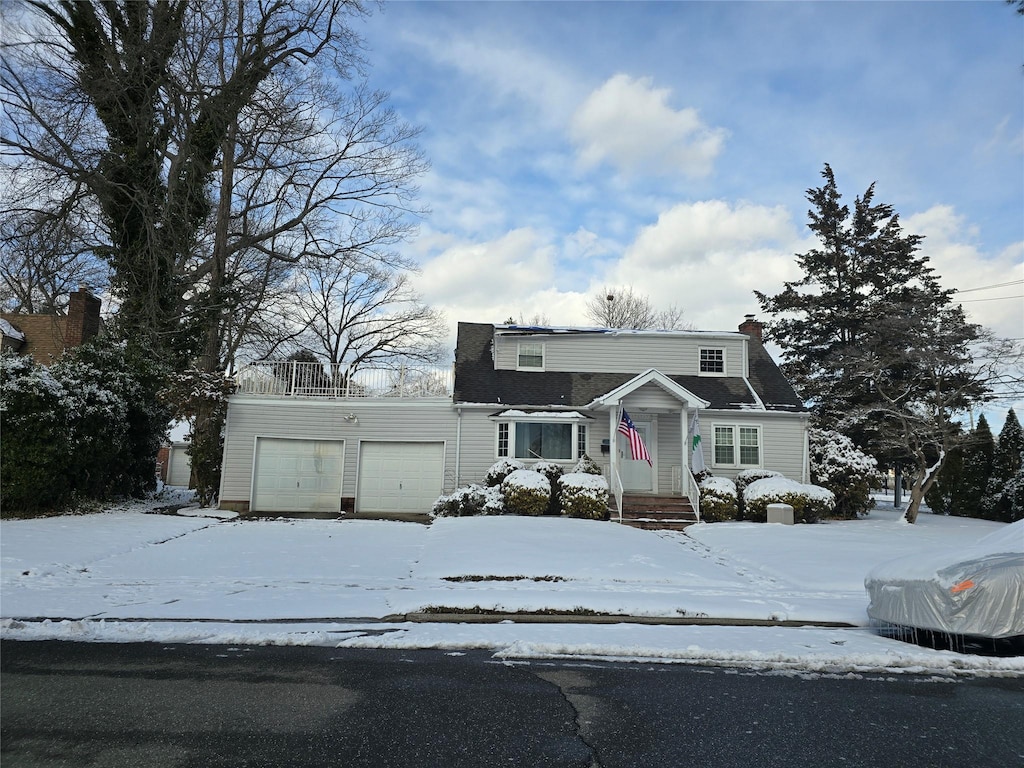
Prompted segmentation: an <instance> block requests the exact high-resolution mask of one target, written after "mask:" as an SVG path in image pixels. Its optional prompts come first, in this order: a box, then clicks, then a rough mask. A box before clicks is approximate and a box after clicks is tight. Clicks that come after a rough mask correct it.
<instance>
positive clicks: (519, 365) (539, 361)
mask: <svg viewBox="0 0 1024 768" xmlns="http://www.w3.org/2000/svg"><path fill="white" fill-rule="evenodd" d="M516 370H519V371H543V370H544V345H543V344H538V343H536V342H525V341H521V342H519V348H518V353H517V356H516Z"/></svg>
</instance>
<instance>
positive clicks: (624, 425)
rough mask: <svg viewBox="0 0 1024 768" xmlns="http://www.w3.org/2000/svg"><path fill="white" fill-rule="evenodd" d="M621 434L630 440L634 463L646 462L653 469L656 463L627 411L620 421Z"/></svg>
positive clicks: (630, 450) (630, 451)
mask: <svg viewBox="0 0 1024 768" xmlns="http://www.w3.org/2000/svg"><path fill="white" fill-rule="evenodd" d="M619 432H621V433H622V434H624V435H625V436H626V437H627V438H628V439H629V453H630V456H631V457H632V459H633V461H646V462H647V463H648V464H650V465H651V466H652V467H653V466H654V462H652V461H651V454H649V453H648V452H647V446H646V445H644V440H643V438H642V437H640V433H639V432H637V431H636V425H635V424H633V420H632V419H631V418H629V414H628V413H626V411H625V410H623V411H622V418H621V419H619Z"/></svg>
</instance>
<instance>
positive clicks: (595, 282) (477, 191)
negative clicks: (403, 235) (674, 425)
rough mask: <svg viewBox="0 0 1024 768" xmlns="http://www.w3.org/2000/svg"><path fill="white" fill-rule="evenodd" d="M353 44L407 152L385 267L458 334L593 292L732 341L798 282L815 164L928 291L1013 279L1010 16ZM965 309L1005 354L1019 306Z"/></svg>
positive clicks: (952, 11)
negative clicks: (613, 291) (927, 279)
mask: <svg viewBox="0 0 1024 768" xmlns="http://www.w3.org/2000/svg"><path fill="white" fill-rule="evenodd" d="M362 31H363V33H364V35H365V38H366V41H367V44H368V47H369V50H368V60H369V63H370V69H369V71H368V76H369V82H370V84H371V85H372V86H374V87H377V88H382V89H385V90H387V91H390V93H391V97H392V98H391V103H392V105H393V106H394V108H395V109H396V110H397V111H398V112H399V113H400V114H401V115H402V116H403V117H404V118H405V119H407V120H408V121H410V122H412V123H414V124H416V125H419V126H421V127H422V129H423V133H422V135H421V139H420V145H421V147H422V149H423V150H424V153H425V154H426V156H427V158H428V159H429V160H430V162H431V164H432V169H431V171H430V172H429V174H428V175H427V176H425V177H424V178H423V180H422V183H421V197H420V201H421V203H422V204H424V205H425V206H427V207H429V208H430V209H431V213H430V215H429V216H427V217H426V218H425V219H424V220H423V221H422V223H421V226H420V232H419V235H418V236H417V237H416V238H415V239H414V240H413V241H412V242H410V243H409V244H408V245H407V246H405V252H406V253H407V254H408V255H411V256H413V257H414V258H415V259H416V260H417V261H418V262H419V264H420V266H421V273H420V274H419V275H418V276H417V277H416V279H415V284H416V286H417V288H418V289H419V291H420V292H421V293H422V294H423V296H424V298H425V299H426V300H427V301H428V302H429V303H431V304H432V305H434V306H436V307H438V308H440V309H443V310H444V311H445V312H446V313H447V316H448V319H449V321H450V323H451V325H452V328H453V331H454V325H455V322H457V321H458V320H470V321H484V322H486V321H495V322H501V321H503V320H504V319H505V318H507V317H509V316H510V315H512V316H517V317H518V316H525V317H527V318H530V317H532V316H534V315H536V314H538V313H539V314H541V315H542V316H544V317H545V318H546V319H547V321H548V322H550V323H552V324H559V325H569V324H585V323H586V322H587V321H586V318H585V316H584V313H583V304H584V301H585V300H586V298H587V297H588V296H590V295H593V294H594V293H595V292H597V291H601V290H602V288H603V287H604V286H614V285H631V286H632V287H633V288H634V290H636V291H638V292H641V293H644V294H647V295H648V296H649V297H650V298H651V300H652V302H653V303H654V304H655V305H657V306H665V305H668V304H676V305H677V306H679V307H681V308H682V309H683V310H684V312H685V317H686V319H687V320H688V321H689V322H691V323H693V324H694V325H695V326H696V327H698V328H702V329H710V330H731V329H734V328H735V327H736V325H737V324H738V323H739V322H740V321H741V320H742V318H743V315H744V314H745V313H747V312H756V311H757V310H758V305H757V302H756V300H755V299H754V297H753V295H752V291H753V290H754V289H755V288H757V289H761V290H764V291H766V292H775V291H777V290H779V289H781V287H782V283H783V281H784V280H787V279H795V278H796V277H798V273H797V271H796V269H795V263H794V258H793V256H794V254H795V253H797V252H800V251H803V250H806V249H807V248H808V247H811V243H810V241H809V240H808V237H809V232H808V230H807V229H806V220H807V215H806V214H807V209H808V204H807V202H806V200H805V198H804V193H805V190H806V189H807V188H808V187H811V186H818V185H819V184H820V182H821V177H820V172H821V170H822V167H823V165H824V164H825V163H826V162H827V163H829V164H831V166H832V168H833V169H834V171H835V173H836V176H837V180H838V183H839V188H840V191H841V192H843V194H844V197H845V198H846V199H847V201H849V202H851V203H852V201H853V199H854V197H855V196H856V195H858V194H861V193H863V191H864V190H865V189H866V187H867V186H868V184H870V183H871V182H872V181H876V182H877V198H876V199H877V200H879V201H883V202H888V203H892V204H893V205H894V206H895V207H896V210H897V211H898V212H899V213H900V214H901V218H902V221H903V223H904V227H905V229H906V230H907V231H910V232H916V233H918V234H923V235H925V236H926V240H925V245H924V250H925V252H926V253H928V254H929V256H930V257H931V259H932V263H933V265H934V266H935V267H936V268H937V270H938V271H939V273H940V274H941V275H942V276H943V282H944V284H945V285H946V286H947V287H951V288H957V289H960V290H965V289H973V288H977V287H981V286H990V285H995V284H1001V283H1008V282H1012V281H1020V280H1021V279H1024V68H1022V65H1024V18H1022V17H1020V16H1018V15H1017V14H1015V13H1014V11H1013V9H1012V8H1011V7H1009V6H1007V5H1005V4H1004V3H1003V2H1001V1H998V0H992V1H989V2H909V3H905V2H845V3H838V2H836V3H816V2H807V3H803V2H793V3H776V2H700V3H688V2H684V3H604V2H602V3H589V2H577V3H560V2H551V3H525V2H517V3H511V2H510V3H473V2H460V3H446V2H396V3H390V4H387V5H386V6H385V7H384V8H383V10H382V11H378V12H375V14H374V16H373V17H372V18H371V19H370V20H369V22H367V23H366V24H365V25H364V26H363V27H362ZM1004 296H1012V297H1015V298H1010V299H1003V298H998V297H1004ZM963 298H964V300H965V302H966V300H968V299H971V302H970V303H965V305H964V306H965V308H967V309H969V310H970V311H971V313H972V315H973V317H974V318H975V319H976V320H977V321H979V322H983V323H985V324H987V325H989V326H991V327H993V328H994V329H995V330H996V331H997V332H999V333H1001V334H1003V335H1006V336H1013V337H1020V336H1024V285H1021V284H1020V283H1019V282H1018V283H1016V284H1014V285H1010V286H1005V287H1002V288H998V289H995V288H993V289H986V290H984V291H974V292H972V293H970V294H964V296H963ZM979 299H983V300H982V301H979Z"/></svg>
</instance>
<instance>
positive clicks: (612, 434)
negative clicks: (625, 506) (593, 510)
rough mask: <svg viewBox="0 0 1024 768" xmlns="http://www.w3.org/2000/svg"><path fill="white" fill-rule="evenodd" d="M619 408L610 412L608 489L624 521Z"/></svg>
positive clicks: (620, 517) (620, 518)
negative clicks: (619, 481)
mask: <svg viewBox="0 0 1024 768" xmlns="http://www.w3.org/2000/svg"><path fill="white" fill-rule="evenodd" d="M618 411H619V408H618V406H615V407H614V408H612V409H611V410H610V411H608V457H609V459H610V460H611V463H610V464H609V465H608V474H609V477H608V487H609V488H611V490H612V497H613V498H614V499H615V506H616V510H615V511H616V512H618V513H619V520H620V521H621V520H622V501H621V493H622V487H621V485H620V484H617V482H616V478H617V477H618V476H619V438H618V428H619V419H618Z"/></svg>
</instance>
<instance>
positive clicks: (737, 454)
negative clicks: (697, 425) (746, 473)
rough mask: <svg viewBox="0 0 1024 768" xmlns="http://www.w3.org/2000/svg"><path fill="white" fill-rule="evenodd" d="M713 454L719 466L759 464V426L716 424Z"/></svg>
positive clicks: (751, 465) (757, 465)
mask: <svg viewBox="0 0 1024 768" xmlns="http://www.w3.org/2000/svg"><path fill="white" fill-rule="evenodd" d="M713 451H714V453H713V455H714V458H715V465H716V466H719V467H759V466H761V427H759V426H746V425H737V424H716V425H715V429H714V446H713Z"/></svg>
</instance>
